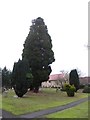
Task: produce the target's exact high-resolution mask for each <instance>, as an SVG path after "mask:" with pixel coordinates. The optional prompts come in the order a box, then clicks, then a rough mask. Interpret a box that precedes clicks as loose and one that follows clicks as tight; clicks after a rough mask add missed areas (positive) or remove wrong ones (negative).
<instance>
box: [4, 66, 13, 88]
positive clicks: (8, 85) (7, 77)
mask: <svg viewBox="0 0 90 120" xmlns="http://www.w3.org/2000/svg"><path fill="white" fill-rule="evenodd" d="M2 87H5V88H6V89H9V88H11V71H10V70H8V69H7V68H6V67H4V68H3V70H2Z"/></svg>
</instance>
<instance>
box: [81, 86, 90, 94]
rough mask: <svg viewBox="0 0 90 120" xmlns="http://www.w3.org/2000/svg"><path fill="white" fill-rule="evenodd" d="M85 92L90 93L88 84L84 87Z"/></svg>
mask: <svg viewBox="0 0 90 120" xmlns="http://www.w3.org/2000/svg"><path fill="white" fill-rule="evenodd" d="M83 93H90V86H88V85H86V86H85V87H84V90H83Z"/></svg>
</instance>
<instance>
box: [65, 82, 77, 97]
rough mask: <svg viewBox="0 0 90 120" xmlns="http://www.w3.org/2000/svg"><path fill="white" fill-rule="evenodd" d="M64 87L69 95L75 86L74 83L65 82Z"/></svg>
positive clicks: (73, 91)
mask: <svg viewBox="0 0 90 120" xmlns="http://www.w3.org/2000/svg"><path fill="white" fill-rule="evenodd" d="M64 89H65V90H66V92H67V95H68V96H69V97H72V96H74V94H75V91H76V88H75V86H74V85H70V84H65V85H64Z"/></svg>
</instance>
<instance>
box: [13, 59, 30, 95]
mask: <svg viewBox="0 0 90 120" xmlns="http://www.w3.org/2000/svg"><path fill="white" fill-rule="evenodd" d="M28 72H29V67H28V63H27V62H26V61H22V60H19V61H18V62H17V63H14V67H13V71H12V86H13V88H14V90H15V93H16V95H17V96H18V97H22V96H23V95H24V94H25V93H26V92H27V89H28V81H27V73H28Z"/></svg>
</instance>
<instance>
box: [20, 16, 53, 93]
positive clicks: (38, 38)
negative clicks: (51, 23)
mask: <svg viewBox="0 0 90 120" xmlns="http://www.w3.org/2000/svg"><path fill="white" fill-rule="evenodd" d="M22 59H23V60H27V61H28V63H29V67H30V69H31V72H32V75H33V85H34V86H33V87H34V89H35V91H38V88H39V86H40V85H41V83H42V82H43V81H47V80H48V78H49V75H50V73H51V71H52V70H51V66H50V64H52V62H54V61H55V59H54V52H53V50H52V40H51V37H50V35H49V34H48V29H47V26H46V25H45V23H44V20H43V19H42V18H41V17H38V18H37V19H34V20H32V25H31V26H30V31H29V34H28V36H27V38H26V40H25V43H24V49H23V53H22Z"/></svg>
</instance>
